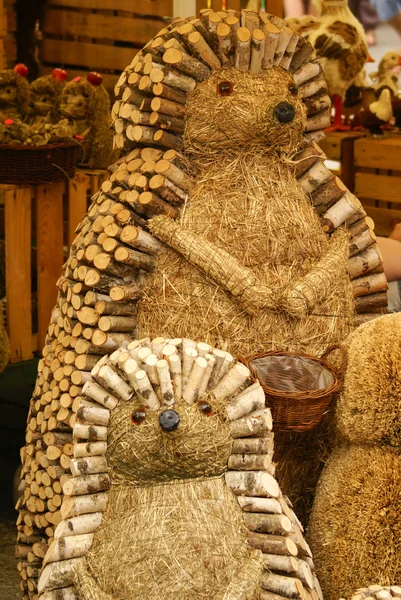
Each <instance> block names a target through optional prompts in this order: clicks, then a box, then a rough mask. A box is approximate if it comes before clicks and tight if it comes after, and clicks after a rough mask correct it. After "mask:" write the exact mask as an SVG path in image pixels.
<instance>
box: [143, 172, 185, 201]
mask: <svg viewBox="0 0 401 600" xmlns="http://www.w3.org/2000/svg"><path fill="white" fill-rule="evenodd" d="M149 188H150V189H151V190H152V191H154V192H155V193H156V194H157V195H158V196H160V198H163V200H166V201H167V202H168V203H169V204H173V205H181V204H184V202H186V200H187V198H188V194H187V193H186V192H184V191H183V190H181V189H180V188H179V187H178V186H176V185H175V184H174V183H173V182H172V181H170V180H169V179H168V178H167V177H164V176H163V175H159V174H157V175H154V176H153V177H152V179H151V180H150V181H149Z"/></svg>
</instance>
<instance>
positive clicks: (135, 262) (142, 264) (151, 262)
mask: <svg viewBox="0 0 401 600" xmlns="http://www.w3.org/2000/svg"><path fill="white" fill-rule="evenodd" d="M144 193H145V194H146V193H148V192H144ZM137 231H138V230H137V229H136V228H134V227H133V228H132V229H130V230H129V231H128V232H125V233H124V234H122V236H123V237H124V238H127V237H129V234H133V233H136V232H137ZM143 233H145V232H143ZM149 237H151V236H149ZM114 258H115V259H116V260H117V261H118V262H122V263H124V264H126V265H130V266H131V267H135V268H136V269H143V270H144V271H152V270H153V269H154V267H155V259H154V258H153V256H150V255H149V254H145V253H144V252H137V251H136V250H131V248H125V247H124V246H120V247H119V248H117V250H116V251H115V252H114Z"/></svg>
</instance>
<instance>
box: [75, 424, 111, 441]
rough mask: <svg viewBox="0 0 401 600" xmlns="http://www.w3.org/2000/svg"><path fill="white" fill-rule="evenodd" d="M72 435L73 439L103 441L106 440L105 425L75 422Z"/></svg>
mask: <svg viewBox="0 0 401 600" xmlns="http://www.w3.org/2000/svg"><path fill="white" fill-rule="evenodd" d="M73 435H74V439H81V440H88V441H89V442H105V441H106V440H107V427H102V426H101V425H83V424H82V423H75V426H74V431H73Z"/></svg>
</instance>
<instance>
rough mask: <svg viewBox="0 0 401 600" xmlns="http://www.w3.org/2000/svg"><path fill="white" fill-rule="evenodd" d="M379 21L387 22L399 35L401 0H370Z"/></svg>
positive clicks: (400, 31)
mask: <svg viewBox="0 0 401 600" xmlns="http://www.w3.org/2000/svg"><path fill="white" fill-rule="evenodd" d="M371 1H372V5H373V6H374V7H375V9H376V11H377V14H378V15H379V19H380V21H383V22H386V21H387V22H388V23H390V25H392V26H393V27H394V29H395V30H396V32H397V33H398V35H400V36H401V0H371Z"/></svg>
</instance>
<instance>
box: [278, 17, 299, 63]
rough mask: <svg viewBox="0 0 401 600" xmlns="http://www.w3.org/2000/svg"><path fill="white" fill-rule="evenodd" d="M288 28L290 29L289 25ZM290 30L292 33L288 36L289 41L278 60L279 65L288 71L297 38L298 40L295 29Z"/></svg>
mask: <svg viewBox="0 0 401 600" xmlns="http://www.w3.org/2000/svg"><path fill="white" fill-rule="evenodd" d="M289 29H290V30H291V28H290V27H289ZM291 31H292V35H291V38H290V41H289V42H288V45H287V48H286V49H285V50H284V54H283V57H282V59H281V61H280V67H281V68H282V69H285V70H286V71H288V69H289V67H290V64H291V61H292V59H293V56H294V53H295V50H296V47H297V44H298V40H299V37H300V36H299V34H298V33H297V32H296V31H293V30H291Z"/></svg>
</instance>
